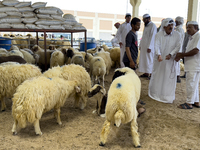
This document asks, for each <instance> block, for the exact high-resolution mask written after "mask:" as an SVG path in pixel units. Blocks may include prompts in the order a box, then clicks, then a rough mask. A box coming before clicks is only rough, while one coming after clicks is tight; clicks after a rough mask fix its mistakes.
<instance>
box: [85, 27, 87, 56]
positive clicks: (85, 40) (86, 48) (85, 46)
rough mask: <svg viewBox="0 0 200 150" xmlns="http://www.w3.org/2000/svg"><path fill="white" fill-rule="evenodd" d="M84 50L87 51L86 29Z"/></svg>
mask: <svg viewBox="0 0 200 150" xmlns="http://www.w3.org/2000/svg"><path fill="white" fill-rule="evenodd" d="M85 52H87V30H86V31H85Z"/></svg>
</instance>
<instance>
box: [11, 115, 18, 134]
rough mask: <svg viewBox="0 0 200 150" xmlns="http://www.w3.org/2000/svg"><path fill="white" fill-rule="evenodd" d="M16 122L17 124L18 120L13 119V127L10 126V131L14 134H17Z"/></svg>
mask: <svg viewBox="0 0 200 150" xmlns="http://www.w3.org/2000/svg"><path fill="white" fill-rule="evenodd" d="M17 124H18V122H17V120H16V119H15V120H14V124H13V127H12V133H13V135H16V134H17Z"/></svg>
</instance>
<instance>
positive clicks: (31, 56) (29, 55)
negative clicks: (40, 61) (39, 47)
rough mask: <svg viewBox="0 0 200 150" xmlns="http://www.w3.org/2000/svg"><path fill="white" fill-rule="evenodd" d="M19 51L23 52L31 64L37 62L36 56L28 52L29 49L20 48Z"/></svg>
mask: <svg viewBox="0 0 200 150" xmlns="http://www.w3.org/2000/svg"><path fill="white" fill-rule="evenodd" d="M19 51H20V52H21V53H22V54H23V56H24V60H25V61H26V62H27V63H29V64H35V63H36V61H35V58H34V56H33V55H31V54H30V53H29V52H27V51H25V50H23V49H21V50H19Z"/></svg>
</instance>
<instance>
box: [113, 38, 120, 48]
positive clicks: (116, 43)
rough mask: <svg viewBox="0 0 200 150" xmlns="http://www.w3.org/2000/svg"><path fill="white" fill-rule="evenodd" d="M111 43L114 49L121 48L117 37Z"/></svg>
mask: <svg viewBox="0 0 200 150" xmlns="http://www.w3.org/2000/svg"><path fill="white" fill-rule="evenodd" d="M111 43H112V46H113V47H119V44H118V40H117V38H116V37H114V38H113V39H112V40H111Z"/></svg>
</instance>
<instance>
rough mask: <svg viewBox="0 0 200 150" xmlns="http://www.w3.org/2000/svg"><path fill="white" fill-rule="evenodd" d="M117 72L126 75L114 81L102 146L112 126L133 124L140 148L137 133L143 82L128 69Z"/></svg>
mask: <svg viewBox="0 0 200 150" xmlns="http://www.w3.org/2000/svg"><path fill="white" fill-rule="evenodd" d="M116 71H120V72H124V73H125V74H124V75H122V76H120V77H117V78H115V79H114V80H113V82H112V84H111V86H110V88H109V91H108V99H107V105H106V121H105V123H104V125H103V129H102V132H101V143H100V145H101V146H104V145H105V143H106V140H107V136H108V134H109V131H110V124H114V125H115V126H117V127H119V126H120V125H121V124H126V123H128V122H131V132H132V136H133V143H134V145H135V147H140V142H139V134H138V132H137V129H138V127H137V116H138V112H137V109H136V106H137V102H138V101H139V98H140V91H141V82H140V79H139V77H138V76H137V75H136V73H135V72H134V71H133V70H132V69H130V68H128V67H124V68H120V69H117V70H116Z"/></svg>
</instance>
